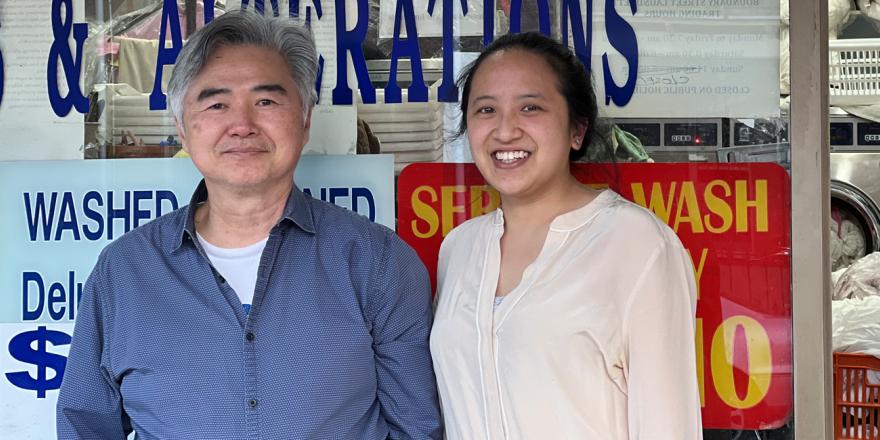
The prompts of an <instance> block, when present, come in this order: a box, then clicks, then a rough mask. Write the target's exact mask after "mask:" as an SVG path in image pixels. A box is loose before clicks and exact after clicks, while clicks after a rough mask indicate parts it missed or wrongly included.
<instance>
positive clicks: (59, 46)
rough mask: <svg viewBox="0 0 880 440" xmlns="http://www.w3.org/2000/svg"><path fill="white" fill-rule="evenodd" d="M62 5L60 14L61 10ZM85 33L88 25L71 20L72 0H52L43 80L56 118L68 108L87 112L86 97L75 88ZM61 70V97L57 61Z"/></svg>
mask: <svg viewBox="0 0 880 440" xmlns="http://www.w3.org/2000/svg"><path fill="white" fill-rule="evenodd" d="M62 6H63V7H64V16H63V17H62V16H61V9H62ZM71 32H73V41H74V49H75V51H76V55H74V54H73V53H71V51H70V46H69V45H68V42H67V40H68V38H70V34H71ZM88 35H89V25H88V24H85V23H76V24H74V23H73V0H52V36H53V37H54V41H53V42H52V46H51V47H50V48H49V62H48V63H47V66H46V83H47V85H48V93H49V104H51V105H52V111H54V112H55V114H56V115H58V116H60V117H64V116H67V114H68V113H70V109H71V108H76V111H78V112H80V113H88V111H89V99H88V98H87V97H85V96H84V95H83V92H82V89H80V87H79V77H80V74H81V72H82V55H83V54H82V52H83V51H82V48H83V44H84V43H85V41H86V37H88ZM59 61H60V62H61V67H62V69H63V70H64V77H65V82H66V83H67V96H61V90H60V89H59V87H58V62H59Z"/></svg>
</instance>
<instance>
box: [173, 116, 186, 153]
mask: <svg viewBox="0 0 880 440" xmlns="http://www.w3.org/2000/svg"><path fill="white" fill-rule="evenodd" d="M174 127H175V128H177V138H178V139H180V145H181V147H182V148H183V151H186V154H189V146H188V145H187V142H186V129H185V128H184V127H183V125H181V124H180V121H178V120H177V118H174Z"/></svg>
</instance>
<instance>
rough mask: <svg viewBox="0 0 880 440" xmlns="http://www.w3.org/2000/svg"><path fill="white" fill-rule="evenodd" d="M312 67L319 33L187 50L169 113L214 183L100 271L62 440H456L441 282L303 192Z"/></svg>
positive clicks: (391, 239)
mask: <svg viewBox="0 0 880 440" xmlns="http://www.w3.org/2000/svg"><path fill="white" fill-rule="evenodd" d="M316 65H317V63H316V53H315V46H314V42H313V41H312V38H311V36H310V34H309V31H308V30H307V29H306V28H303V27H300V26H298V25H296V24H294V23H292V22H290V21H289V20H286V19H269V18H264V17H262V16H258V15H255V14H252V13H240V12H237V13H229V14H226V15H224V16H222V17H220V18H218V19H216V20H215V21H213V22H212V23H211V24H209V25H207V26H205V27H204V28H203V29H201V30H199V31H198V32H196V33H195V34H194V35H192V37H191V38H190V39H189V41H188V42H187V44H186V46H185V47H184V48H183V49H182V51H181V53H180V56H179V58H178V61H177V65H176V67H175V69H174V74H173V77H172V79H171V83H170V85H169V99H170V103H171V109H172V111H173V112H174V115H175V117H176V119H177V123H178V132H179V135H180V138H181V139H182V140H183V145H184V148H185V149H186V151H187V152H188V153H189V154H190V155H191V156H192V160H193V162H194V163H195V165H196V167H197V168H198V169H199V171H200V172H201V173H202V175H203V176H204V180H203V182H202V183H201V184H199V186H198V188H196V190H195V193H194V194H193V196H192V200H191V202H190V204H189V205H188V206H187V207H185V208H182V209H180V210H178V211H175V212H173V213H170V214H168V215H165V216H163V217H161V218H159V219H157V220H155V221H153V222H151V223H149V224H147V225H144V226H143V227H140V228H138V229H136V230H134V231H132V232H130V233H128V234H126V235H125V236H123V237H121V238H120V239H118V240H117V241H116V242H114V243H112V244H110V245H109V246H107V248H106V249H104V251H103V252H102V254H101V256H100V258H99V259H98V262H97V265H96V267H95V269H94V271H93V273H92V275H91V276H90V277H89V279H88V281H87V283H86V286H85V289H84V292H83V297H82V301H81V305H80V308H79V316H78V319H77V322H76V328H75V331H74V337H73V343H72V345H71V348H70V357H69V360H68V363H67V370H66V373H65V377H64V383H63V385H62V388H61V393H60V396H59V398H58V410H57V420H58V437H59V438H61V439H69V438H77V439H111V438H114V439H119V438H123V437H124V436H125V435H126V434H128V433H130V432H131V431H132V430H134V431H135V432H136V433H137V435H138V438H139V439H153V438H156V439H159V438H162V439H271V438H278V439H386V438H393V439H398V438H400V439H403V438H406V439H409V438H414V439H426V438H439V437H440V436H441V428H440V416H439V411H438V406H437V395H436V389H435V384H434V375H433V372H432V369H431V359H430V355H429V351H428V345H427V341H428V331H429V328H430V326H431V306H430V292H429V284H428V278H427V274H426V271H425V268H424V267H423V266H422V265H421V263H419V259H418V258H417V256H416V254H415V253H414V252H413V251H412V249H410V248H409V247H407V246H406V245H405V244H404V243H403V242H402V241H401V240H400V239H399V238H398V237H397V236H395V235H394V234H393V233H392V232H391V231H390V230H388V229H386V228H384V227H382V226H379V225H376V224H374V223H371V222H370V221H369V220H366V219H365V218H363V217H361V216H359V215H357V214H354V213H351V212H350V211H347V210H345V209H342V208H338V207H336V206H333V205H330V204H327V203H323V202H321V201H317V200H314V199H311V198H310V197H309V196H307V195H305V194H304V193H303V192H301V191H300V190H299V189H298V188H296V187H295V186H294V182H293V171H294V168H295V166H296V163H297V160H298V159H299V156H300V152H301V150H302V147H303V145H304V144H305V143H306V141H307V140H308V134H309V123H310V114H311V109H312V106H313V105H314V103H315V100H316V99H315V98H316V95H315V90H314V84H315V76H316Z"/></svg>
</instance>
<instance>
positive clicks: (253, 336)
mask: <svg viewBox="0 0 880 440" xmlns="http://www.w3.org/2000/svg"><path fill="white" fill-rule="evenodd" d="M244 338H245V339H247V340H248V341H253V340H254V339H256V338H257V336H256V335H254V334H253V333H251V332H247V334H246V335H244Z"/></svg>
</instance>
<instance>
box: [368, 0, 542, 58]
mask: <svg viewBox="0 0 880 440" xmlns="http://www.w3.org/2000/svg"><path fill="white" fill-rule="evenodd" d="M529 1H534V0H529ZM428 2H429V0H413V1H412V4H413V12H414V13H415V19H416V20H415V24H416V32H418V34H419V35H418V36H419V37H440V36H442V35H443V0H435V2H434V13H433V14H428ZM452 4H453V5H455V7H454V8H453V9H454V12H453V14H454V15H453V16H452V22H453V26H454V27H455V28H456V32H455V34H456V35H458V36H481V35H483V14H485V11H483V3H482V2H474V1H473V0H471V1H470V2H468V13H467V15H463V14H462V12H461V2H460V1H459V0H455V1H453V2H452ZM398 7H399V6H398V2H397V0H380V1H379V38H393V37H394V17H395V14H397V8H398ZM489 15H490V16H493V15H494V10H493V11H490V12H489ZM496 28H497V26H496ZM400 37H401V38H406V37H407V34H406V23H405V20H404V18H403V13H402V12H401V17H400ZM424 55H425V54H422V56H424Z"/></svg>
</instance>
